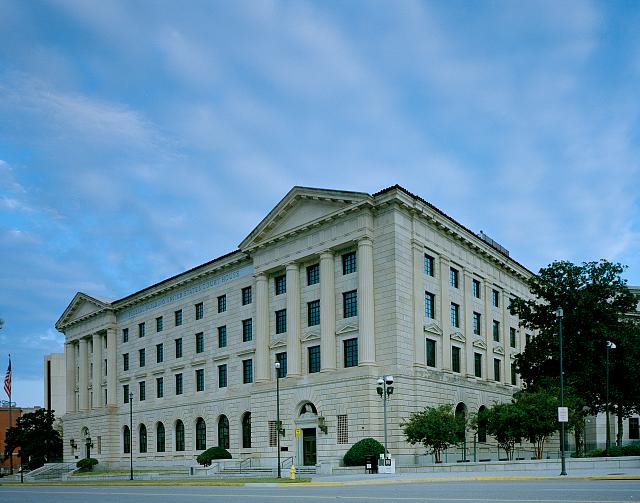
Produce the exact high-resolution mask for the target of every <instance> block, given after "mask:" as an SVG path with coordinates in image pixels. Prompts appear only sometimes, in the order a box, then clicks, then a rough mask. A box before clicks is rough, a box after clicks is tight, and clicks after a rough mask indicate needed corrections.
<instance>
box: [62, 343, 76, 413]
mask: <svg viewBox="0 0 640 503" xmlns="http://www.w3.org/2000/svg"><path fill="white" fill-rule="evenodd" d="M64 356H65V360H66V374H65V377H66V389H67V413H73V412H76V347H75V343H73V342H68V343H66V344H65V345H64Z"/></svg>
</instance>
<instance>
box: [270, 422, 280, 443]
mask: <svg viewBox="0 0 640 503" xmlns="http://www.w3.org/2000/svg"><path fill="white" fill-rule="evenodd" d="M269 447H278V423H277V421H269Z"/></svg>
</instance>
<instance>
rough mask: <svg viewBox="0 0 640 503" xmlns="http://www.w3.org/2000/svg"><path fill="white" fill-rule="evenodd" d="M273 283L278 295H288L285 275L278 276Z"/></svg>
mask: <svg viewBox="0 0 640 503" xmlns="http://www.w3.org/2000/svg"><path fill="white" fill-rule="evenodd" d="M273 281H274V284H275V288H276V295H282V294H283V293H287V277H286V276H285V275H284V274H282V275H280V276H276V277H275V279H274V280H273Z"/></svg>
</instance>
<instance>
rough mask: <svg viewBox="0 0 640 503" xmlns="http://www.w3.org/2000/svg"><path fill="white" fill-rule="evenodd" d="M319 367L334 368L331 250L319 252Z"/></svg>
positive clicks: (333, 266) (334, 316) (333, 269)
mask: <svg viewBox="0 0 640 503" xmlns="http://www.w3.org/2000/svg"><path fill="white" fill-rule="evenodd" d="M320 367H321V369H322V371H327V370H335V368H336V277H335V258H334V256H333V252H331V251H325V252H323V253H321V254H320Z"/></svg>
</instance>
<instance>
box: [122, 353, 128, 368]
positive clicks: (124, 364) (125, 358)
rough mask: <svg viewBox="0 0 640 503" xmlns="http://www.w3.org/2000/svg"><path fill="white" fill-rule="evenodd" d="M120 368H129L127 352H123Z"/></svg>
mask: <svg viewBox="0 0 640 503" xmlns="http://www.w3.org/2000/svg"><path fill="white" fill-rule="evenodd" d="M122 370H124V371H127V370H129V353H125V354H123V355H122Z"/></svg>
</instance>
